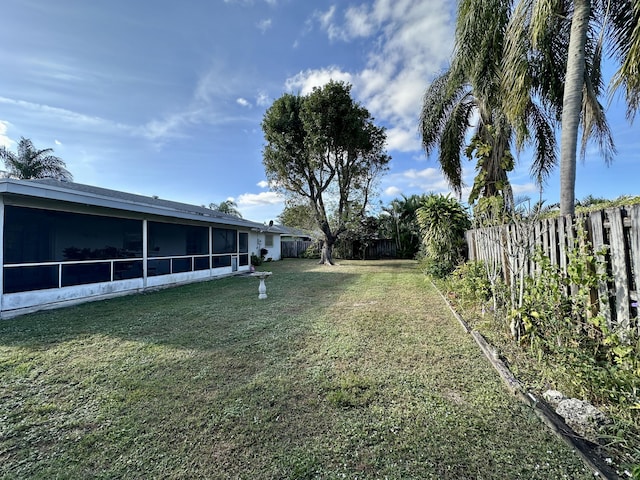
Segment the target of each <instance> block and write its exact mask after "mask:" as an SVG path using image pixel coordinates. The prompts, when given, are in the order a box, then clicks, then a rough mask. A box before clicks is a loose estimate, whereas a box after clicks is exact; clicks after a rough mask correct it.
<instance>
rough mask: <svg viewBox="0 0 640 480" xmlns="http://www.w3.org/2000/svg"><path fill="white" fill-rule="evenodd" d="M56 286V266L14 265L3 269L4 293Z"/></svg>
mask: <svg viewBox="0 0 640 480" xmlns="http://www.w3.org/2000/svg"><path fill="white" fill-rule="evenodd" d="M47 288H58V266H57V265H41V266H36V267H16V268H5V269H4V293H15V292H27V291H29V290H44V289H47Z"/></svg>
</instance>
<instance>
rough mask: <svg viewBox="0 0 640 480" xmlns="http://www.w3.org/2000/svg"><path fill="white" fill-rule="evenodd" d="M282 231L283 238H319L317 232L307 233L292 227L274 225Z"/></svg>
mask: <svg viewBox="0 0 640 480" xmlns="http://www.w3.org/2000/svg"><path fill="white" fill-rule="evenodd" d="M276 226H277V228H279V229H280V230H281V231H282V235H283V236H287V237H309V238H317V237H320V236H321V235H319V233H318V232H309V231H307V230H301V229H299V228H294V227H286V226H284V225H276Z"/></svg>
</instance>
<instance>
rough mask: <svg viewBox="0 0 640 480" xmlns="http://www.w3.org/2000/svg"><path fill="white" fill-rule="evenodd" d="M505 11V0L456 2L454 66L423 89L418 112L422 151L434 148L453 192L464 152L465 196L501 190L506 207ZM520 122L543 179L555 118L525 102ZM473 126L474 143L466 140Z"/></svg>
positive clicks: (552, 158) (552, 157) (509, 198)
mask: <svg viewBox="0 0 640 480" xmlns="http://www.w3.org/2000/svg"><path fill="white" fill-rule="evenodd" d="M510 12H511V1H510V0H486V1H482V2H479V1H476V0H462V1H461V2H460V3H459V6H458V17H457V25H456V37H455V50H454V54H453V58H452V62H451V66H450V68H449V70H448V71H446V72H445V73H443V74H442V75H441V76H439V77H438V78H436V79H435V80H434V81H433V82H432V83H431V85H430V86H429V88H428V89H427V91H426V93H425V96H424V99H423V106H422V112H421V115H420V131H421V134H422V145H423V147H424V149H425V151H426V153H427V155H430V154H431V153H432V152H433V151H434V150H435V149H437V150H438V151H439V158H438V160H439V163H440V167H441V170H442V172H443V174H444V176H445V178H446V180H447V181H448V182H449V185H450V187H451V188H452V190H453V191H454V192H455V193H456V194H457V195H458V196H460V194H461V192H462V187H463V186H464V185H463V178H462V174H463V165H462V154H463V153H465V154H466V156H467V157H468V158H469V159H473V158H475V160H476V176H475V180H474V185H473V187H472V189H471V194H470V196H469V202H470V203H473V202H475V201H476V200H478V199H479V198H482V197H494V196H501V197H502V198H503V200H504V205H505V207H506V208H507V209H512V208H513V193H512V190H511V186H510V183H509V180H508V177H507V175H508V172H509V171H511V170H512V169H513V167H514V160H513V156H512V154H511V151H510V148H511V142H512V137H513V129H512V125H511V123H510V122H509V121H508V119H507V117H506V115H505V113H504V111H503V101H502V98H503V95H504V94H503V91H502V68H501V66H502V51H503V47H504V40H505V33H506V28H507V25H508V22H509V15H510ZM474 122H475V125H474ZM523 122H524V123H525V124H526V125H528V126H530V127H531V128H532V129H533V130H534V132H535V135H534V136H533V138H532V140H533V142H534V143H535V158H534V161H533V166H532V175H534V176H535V177H536V179H537V180H538V181H539V182H542V180H543V179H544V178H545V177H546V176H547V174H548V172H549V170H550V168H551V166H552V165H553V164H555V162H556V144H555V137H554V135H553V125H552V123H551V120H550V119H549V118H548V117H547V115H546V114H545V112H544V111H543V110H542V109H541V108H539V107H538V106H537V105H536V104H534V103H533V102H528V103H527V105H526V109H525V113H524V115H523ZM472 125H474V127H473V130H471V135H472V139H471V142H470V143H469V144H468V145H465V142H466V138H467V135H468V134H469V128H470V127H471V126H472Z"/></svg>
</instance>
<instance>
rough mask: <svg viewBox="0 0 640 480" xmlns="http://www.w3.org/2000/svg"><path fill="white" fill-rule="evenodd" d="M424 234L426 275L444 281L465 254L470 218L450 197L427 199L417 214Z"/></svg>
mask: <svg viewBox="0 0 640 480" xmlns="http://www.w3.org/2000/svg"><path fill="white" fill-rule="evenodd" d="M416 216H417V218H418V225H419V226H420V232H421V234H422V249H421V257H422V266H423V268H424V270H425V273H427V274H428V275H431V276H434V277H436V278H444V277H445V276H447V275H448V274H449V273H451V272H452V271H453V270H454V269H455V268H456V266H457V265H458V264H460V263H461V262H462V261H463V260H464V258H465V253H466V244H465V240H464V233H465V231H466V230H468V229H469V228H470V227H471V220H470V219H469V215H468V214H467V212H466V211H465V210H464V208H463V207H462V205H461V204H460V202H458V201H457V200H456V199H454V198H451V196H449V195H446V196H445V195H436V194H431V195H427V196H426V198H425V200H424V203H423V204H422V206H421V207H420V208H418V210H417V211H416Z"/></svg>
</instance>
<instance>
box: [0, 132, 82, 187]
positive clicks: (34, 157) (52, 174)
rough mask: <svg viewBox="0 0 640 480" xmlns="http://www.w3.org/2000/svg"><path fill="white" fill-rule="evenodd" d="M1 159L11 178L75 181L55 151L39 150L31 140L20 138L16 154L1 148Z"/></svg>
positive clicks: (48, 149) (49, 149)
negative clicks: (54, 153) (55, 154)
mask: <svg viewBox="0 0 640 480" xmlns="http://www.w3.org/2000/svg"><path fill="white" fill-rule="evenodd" d="M0 158H2V160H3V161H4V164H5V166H6V168H7V171H8V174H9V177H10V178H18V179H21V180H31V179H35V178H55V179H57V180H64V181H68V182H70V181H72V180H73V175H71V173H70V172H69V171H68V170H67V169H66V164H65V163H64V161H63V160H62V159H61V158H58V157H56V156H54V155H53V149H51V148H45V149H43V150H38V149H36V148H35V147H34V146H33V143H32V142H31V140H29V139H27V138H24V137H21V138H20V141H19V142H18V151H17V152H16V153H13V152H11V151H9V150H7V148H6V147H2V148H0Z"/></svg>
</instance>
